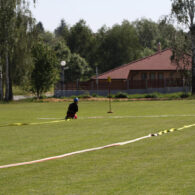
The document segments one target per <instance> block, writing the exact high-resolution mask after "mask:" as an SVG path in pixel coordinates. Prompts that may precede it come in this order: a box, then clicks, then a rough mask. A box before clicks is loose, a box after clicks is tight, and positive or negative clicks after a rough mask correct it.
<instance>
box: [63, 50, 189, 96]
mask: <svg viewBox="0 0 195 195" xmlns="http://www.w3.org/2000/svg"><path fill="white" fill-rule="evenodd" d="M171 56H172V50H171V49H166V50H163V51H160V50H159V51H158V52H157V53H155V54H153V55H151V56H148V57H145V58H142V59H139V60H136V61H133V62H130V63H128V64H124V65H122V66H119V67H116V68H114V69H112V70H109V71H107V72H104V73H102V74H100V75H98V76H93V77H92V78H91V80H90V81H88V82H80V83H75V84H73V83H72V84H71V85H68V84H67V85H66V90H76V91H77V92H78V91H79V90H80V91H82V90H87V91H89V93H97V92H98V94H100V95H105V94H106V93H107V90H108V87H110V89H111V93H113V94H114V93H117V92H119V91H120V92H126V93H130V94H131V93H132V94H133V93H134V94H135V93H152V92H160V93H168V92H178V91H183V90H186V86H187V84H186V80H185V78H184V77H183V76H182V70H181V69H179V68H178V67H177V65H176V64H175V63H173V62H172V61H171ZM185 69H188V70H190V69H191V67H187V68H186V67H185ZM108 78H111V83H109V82H108ZM73 94H75V93H73ZM73 94H71V95H73ZM81 94H82V93H81Z"/></svg>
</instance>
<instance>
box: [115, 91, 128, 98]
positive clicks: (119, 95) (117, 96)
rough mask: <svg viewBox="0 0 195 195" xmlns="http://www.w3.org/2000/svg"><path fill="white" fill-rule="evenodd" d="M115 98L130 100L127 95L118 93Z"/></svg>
mask: <svg viewBox="0 0 195 195" xmlns="http://www.w3.org/2000/svg"><path fill="white" fill-rule="evenodd" d="M114 97H115V98H128V94H127V93H122V92H118V93H117V94H116V95H115V96H114Z"/></svg>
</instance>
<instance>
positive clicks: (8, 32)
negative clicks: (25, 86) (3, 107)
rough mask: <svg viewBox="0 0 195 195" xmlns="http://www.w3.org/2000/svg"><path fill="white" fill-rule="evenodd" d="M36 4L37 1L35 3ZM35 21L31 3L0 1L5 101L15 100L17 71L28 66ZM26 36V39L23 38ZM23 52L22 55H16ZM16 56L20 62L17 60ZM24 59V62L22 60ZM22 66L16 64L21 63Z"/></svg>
mask: <svg viewBox="0 0 195 195" xmlns="http://www.w3.org/2000/svg"><path fill="white" fill-rule="evenodd" d="M33 2H34V3H35V1H33ZM32 25H33V20H32V17H31V13H30V10H29V1H27V0H26V1H25V0H1V1H0V58H1V66H2V67H3V68H2V69H3V77H4V78H3V80H4V81H5V100H7V101H8V100H11V99H12V98H13V93H12V83H13V80H14V76H13V75H15V70H16V69H17V70H18V69H20V68H21V65H24V64H27V63H25V62H26V56H28V55H25V56H24V55H22V54H24V53H26V52H27V53H29V51H27V50H28V49H27V48H28V47H29V42H28V41H27V42H26V41H25V40H27V39H29V36H28V35H29V32H30V31H31V27H32ZM23 35H25V37H23ZM19 51H21V53H20V54H21V55H18V54H16V52H17V53H18V52H19ZM16 56H17V57H18V58H20V60H18V59H16ZM22 59H23V60H22ZM19 61H20V64H18V63H16V62H19ZM21 72H22V71H21Z"/></svg>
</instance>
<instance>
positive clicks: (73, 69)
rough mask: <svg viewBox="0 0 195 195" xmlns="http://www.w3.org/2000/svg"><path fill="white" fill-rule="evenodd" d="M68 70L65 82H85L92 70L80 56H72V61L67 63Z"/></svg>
mask: <svg viewBox="0 0 195 195" xmlns="http://www.w3.org/2000/svg"><path fill="white" fill-rule="evenodd" d="M67 67H68V70H66V76H65V81H66V82H70V81H76V80H81V81H84V80H86V79H88V78H89V75H90V74H91V68H90V67H89V65H88V63H87V62H86V60H85V59H84V58H82V57H81V56H80V55H78V54H72V55H71V58H70V61H69V62H68V63H67Z"/></svg>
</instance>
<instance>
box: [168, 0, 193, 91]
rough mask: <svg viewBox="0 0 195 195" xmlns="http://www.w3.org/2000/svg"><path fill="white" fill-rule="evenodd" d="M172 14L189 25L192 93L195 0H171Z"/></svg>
mask: <svg viewBox="0 0 195 195" xmlns="http://www.w3.org/2000/svg"><path fill="white" fill-rule="evenodd" d="M171 1H172V15H173V16H174V17H176V19H177V21H178V22H179V23H182V24H185V25H187V26H188V27H189V31H190V35H191V45H192V46H191V53H192V94H193V95H194V94H195V21H194V20H195V0H171Z"/></svg>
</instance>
